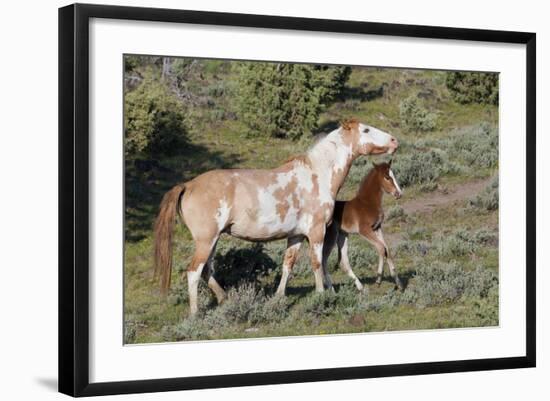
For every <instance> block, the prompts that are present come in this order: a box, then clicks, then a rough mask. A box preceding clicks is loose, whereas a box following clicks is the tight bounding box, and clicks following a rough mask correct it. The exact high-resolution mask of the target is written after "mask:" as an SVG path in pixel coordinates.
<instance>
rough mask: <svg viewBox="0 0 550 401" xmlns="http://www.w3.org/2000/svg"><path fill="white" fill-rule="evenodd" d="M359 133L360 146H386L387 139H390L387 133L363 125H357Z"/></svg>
mask: <svg viewBox="0 0 550 401" xmlns="http://www.w3.org/2000/svg"><path fill="white" fill-rule="evenodd" d="M367 130H368V131H367ZM359 132H360V133H361V136H360V138H359V144H360V145H366V144H367V143H372V144H374V145H376V146H386V145H388V142H389V139H390V138H391V136H390V134H388V133H387V132H384V131H382V130H379V129H378V128H374V127H371V126H370V125H365V124H359Z"/></svg>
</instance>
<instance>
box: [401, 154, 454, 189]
mask: <svg viewBox="0 0 550 401" xmlns="http://www.w3.org/2000/svg"><path fill="white" fill-rule="evenodd" d="M446 162H447V161H446V158H445V154H444V153H443V152H442V151H436V150H430V151H424V152H421V151H414V152H411V153H407V154H405V155H400V156H399V157H396V158H395V159H394V161H393V164H392V170H393V172H394V173H395V176H396V178H397V180H398V181H399V184H400V186H402V187H407V186H410V185H413V184H423V183H426V182H432V181H435V180H437V179H438V178H439V176H440V175H441V173H442V171H444V164H445V163H446Z"/></svg>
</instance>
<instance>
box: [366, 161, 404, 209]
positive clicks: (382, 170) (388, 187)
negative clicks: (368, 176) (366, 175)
mask: <svg viewBox="0 0 550 401" xmlns="http://www.w3.org/2000/svg"><path fill="white" fill-rule="evenodd" d="M372 165H373V166H374V169H375V171H376V173H377V174H378V175H379V176H380V178H381V179H380V182H381V185H382V189H384V191H385V192H386V193H388V194H392V195H393V196H394V197H395V198H396V199H399V198H401V195H403V191H402V190H401V188H400V187H399V184H398V183H397V179H396V178H395V174H393V171H392V169H391V160H390V162H389V163H380V164H376V163H374V162H373V163H372Z"/></svg>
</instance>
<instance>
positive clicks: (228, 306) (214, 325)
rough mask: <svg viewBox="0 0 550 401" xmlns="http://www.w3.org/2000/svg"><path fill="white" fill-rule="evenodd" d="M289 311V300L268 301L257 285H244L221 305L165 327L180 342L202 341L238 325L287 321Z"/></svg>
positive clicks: (233, 291) (167, 332)
mask: <svg viewBox="0 0 550 401" xmlns="http://www.w3.org/2000/svg"><path fill="white" fill-rule="evenodd" d="M288 308H289V303H288V299H287V298H284V297H277V296H271V297H268V296H266V295H264V293H263V291H262V290H259V291H258V290H256V288H255V286H254V285H253V284H243V285H241V286H239V287H237V288H232V289H230V290H229V291H228V293H227V299H226V300H225V301H224V302H223V303H222V304H221V305H219V306H217V307H215V308H212V309H207V310H201V313H199V314H197V315H196V316H193V317H189V318H186V319H184V320H183V321H182V322H180V323H178V324H177V325H175V326H173V327H170V326H165V327H164V328H163V336H164V337H165V338H174V337H175V338H176V339H178V340H183V339H202V338H209V336H210V335H213V334H215V333H220V332H221V331H223V330H224V329H226V328H227V327H230V326H234V325H239V324H246V325H248V326H250V325H256V324H261V323H263V324H272V323H277V322H280V321H282V320H284V319H285V318H287V316H288Z"/></svg>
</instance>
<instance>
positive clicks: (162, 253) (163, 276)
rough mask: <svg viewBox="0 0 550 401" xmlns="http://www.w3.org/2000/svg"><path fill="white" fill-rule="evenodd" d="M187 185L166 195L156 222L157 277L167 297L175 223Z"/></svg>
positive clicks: (179, 186)
mask: <svg viewBox="0 0 550 401" xmlns="http://www.w3.org/2000/svg"><path fill="white" fill-rule="evenodd" d="M184 191H185V184H178V185H176V186H175V187H174V188H172V189H171V190H170V191H168V192H166V193H165V194H164V197H163V198H162V202H161V203H160V211H159V214H158V216H157V219H156V221H155V261H154V266H155V273H154V274H155V277H159V279H160V289H161V293H162V294H163V295H166V293H167V291H168V289H169V288H170V277H171V274H172V236H173V233H174V223H175V222H176V213H177V210H178V206H179V204H180V200H181V197H182V195H183V192H184Z"/></svg>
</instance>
